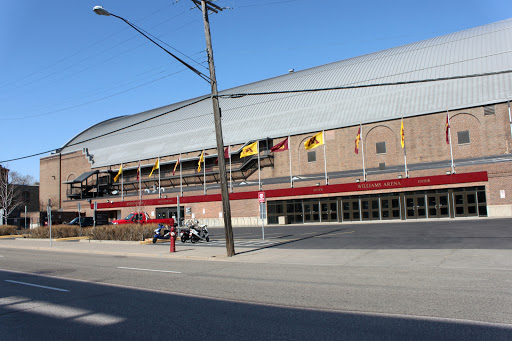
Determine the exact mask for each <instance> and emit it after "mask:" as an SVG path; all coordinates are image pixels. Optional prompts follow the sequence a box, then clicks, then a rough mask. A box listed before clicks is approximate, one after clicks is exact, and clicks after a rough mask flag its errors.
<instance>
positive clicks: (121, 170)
mask: <svg viewBox="0 0 512 341" xmlns="http://www.w3.org/2000/svg"><path fill="white" fill-rule="evenodd" d="M121 174H123V164H121V167H119V172H117V175H116V176H115V177H114V182H117V179H119V176H120V175H121Z"/></svg>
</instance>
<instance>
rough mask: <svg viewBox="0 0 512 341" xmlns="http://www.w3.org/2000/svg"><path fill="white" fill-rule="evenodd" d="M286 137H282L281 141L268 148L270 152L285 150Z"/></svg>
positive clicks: (286, 145) (286, 148) (286, 147)
mask: <svg viewBox="0 0 512 341" xmlns="http://www.w3.org/2000/svg"><path fill="white" fill-rule="evenodd" d="M288 149H289V148H288V138H286V139H284V140H283V141H281V142H279V143H278V144H276V145H275V146H274V147H272V148H270V151H271V152H272V153H277V152H284V151H285V150H288Z"/></svg>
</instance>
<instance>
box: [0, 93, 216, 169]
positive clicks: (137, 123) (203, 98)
mask: <svg viewBox="0 0 512 341" xmlns="http://www.w3.org/2000/svg"><path fill="white" fill-rule="evenodd" d="M210 98H211V96H205V97H202V98H200V99H198V100H195V101H194V102H191V103H188V104H185V105H182V106H181V107H179V108H174V109H172V110H169V111H166V112H163V113H161V114H158V115H156V116H153V117H150V118H147V119H144V120H142V121H139V122H135V123H133V124H130V125H127V126H125V127H122V128H119V129H116V130H112V131H110V132H107V133H104V134H101V135H98V136H94V137H91V138H89V139H85V140H83V141H80V142H76V143H70V144H66V145H65V146H63V147H61V148H53V149H50V150H47V151H44V152H40V153H36V154H31V155H27V156H22V157H18V158H14V159H10V160H3V161H0V164H1V163H5V162H11V161H18V160H23V159H28V158H31V157H34V156H39V155H43V154H48V153H51V152H53V151H58V150H60V149H62V148H65V147H73V146H76V145H79V144H82V143H85V142H89V141H92V140H96V139H99V138H102V137H105V136H108V135H112V134H115V133H118V132H120V131H123V130H125V129H128V128H131V127H134V126H137V125H139V124H142V123H145V122H149V121H151V120H154V119H156V118H159V117H161V116H164V115H167V114H170V113H172V112H176V111H178V110H181V109H183V108H186V107H189V106H191V105H194V104H197V103H199V102H202V101H204V100H207V99H210ZM209 115H211V114H202V115H197V116H194V117H187V118H185V119H182V120H179V121H185V120H189V119H193V118H198V117H204V116H209Z"/></svg>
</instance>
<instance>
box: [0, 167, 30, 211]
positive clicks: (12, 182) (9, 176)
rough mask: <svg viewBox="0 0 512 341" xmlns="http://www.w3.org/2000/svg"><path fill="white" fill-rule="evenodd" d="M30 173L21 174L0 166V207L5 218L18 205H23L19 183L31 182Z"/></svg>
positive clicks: (26, 183)
mask: <svg viewBox="0 0 512 341" xmlns="http://www.w3.org/2000/svg"><path fill="white" fill-rule="evenodd" d="M33 180H34V179H33V178H32V177H31V176H30V175H27V176H22V175H20V174H19V173H17V172H15V171H11V172H9V171H8V170H7V169H6V168H0V208H1V209H3V212H4V214H3V216H4V217H5V220H7V218H8V217H9V215H10V214H11V213H12V212H13V211H14V210H15V209H16V208H18V207H19V206H21V205H23V198H22V196H21V188H22V187H21V185H28V184H29V183H30V181H32V182H33Z"/></svg>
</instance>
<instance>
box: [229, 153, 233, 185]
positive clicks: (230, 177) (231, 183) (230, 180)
mask: <svg viewBox="0 0 512 341" xmlns="http://www.w3.org/2000/svg"><path fill="white" fill-rule="evenodd" d="M228 156H229V188H230V189H231V193H233V177H232V176H231V145H229V146H228Z"/></svg>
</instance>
